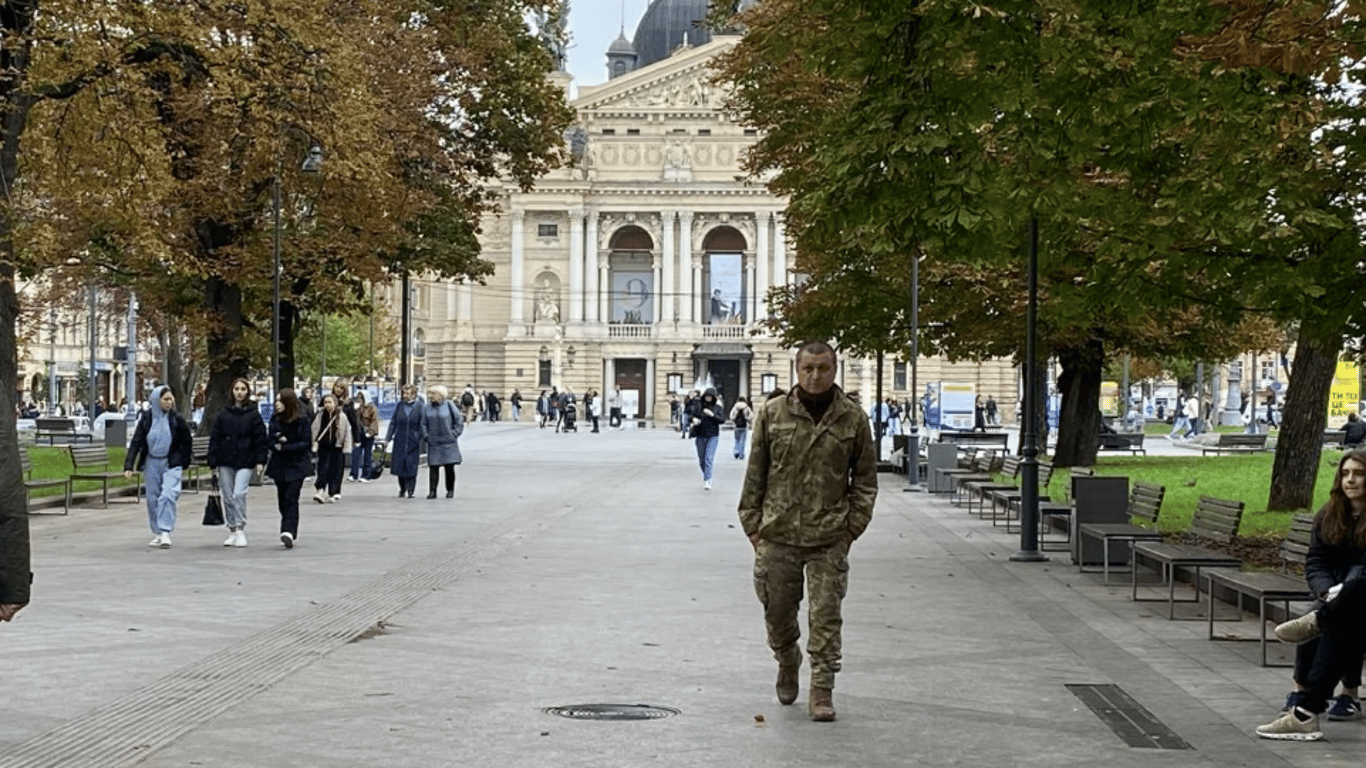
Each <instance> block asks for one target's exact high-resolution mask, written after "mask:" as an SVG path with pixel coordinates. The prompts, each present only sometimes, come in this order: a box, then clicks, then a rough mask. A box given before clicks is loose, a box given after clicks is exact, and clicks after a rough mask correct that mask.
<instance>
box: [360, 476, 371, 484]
mask: <svg viewBox="0 0 1366 768" xmlns="http://www.w3.org/2000/svg"><path fill="white" fill-rule="evenodd" d="M360 481H361V482H362V483H368V482H370V478H368V477H362V478H361V479H360Z"/></svg>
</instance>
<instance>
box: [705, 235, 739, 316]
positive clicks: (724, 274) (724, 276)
mask: <svg viewBox="0 0 1366 768" xmlns="http://www.w3.org/2000/svg"><path fill="white" fill-rule="evenodd" d="M745 247H746V243H745V236H744V235H742V234H740V232H739V231H738V230H736V229H735V228H734V227H727V226H721V227H717V228H715V229H713V230H712V231H710V232H708V233H707V236H706V238H704V239H703V241H702V252H703V260H702V287H703V295H702V301H703V304H702V321H703V322H704V323H708V324H712V325H744V324H745V322H746V321H747V320H748V318H747V317H746V313H747V312H748V306H747V305H748V304H749V302H748V301H746V297H747V296H748V295H749V291H750V286H749V281H748V280H747V279H746V275H745Z"/></svg>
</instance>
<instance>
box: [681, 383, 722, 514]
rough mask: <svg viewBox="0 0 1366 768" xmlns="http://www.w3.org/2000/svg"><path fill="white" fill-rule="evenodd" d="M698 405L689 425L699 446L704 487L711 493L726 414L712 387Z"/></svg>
mask: <svg viewBox="0 0 1366 768" xmlns="http://www.w3.org/2000/svg"><path fill="white" fill-rule="evenodd" d="M696 403H697V407H696V408H694V409H693V414H692V418H691V419H690V420H689V423H690V424H691V425H692V432H691V434H692V437H693V442H695V443H696V444H697V464H698V466H700V467H701V468H702V487H703V488H705V489H706V490H708V491H710V490H711V471H712V467H713V465H714V464H715V462H716V446H717V445H718V444H719V443H720V442H721V422H723V421H725V420H726V414H725V412H724V411H722V410H721V404H720V403H719V402H717V400H716V390H715V389H712V388H710V387H708V388H707V391H706V392H704V393H702V398H701V399H700V400H697V401H696Z"/></svg>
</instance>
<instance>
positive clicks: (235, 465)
mask: <svg viewBox="0 0 1366 768" xmlns="http://www.w3.org/2000/svg"><path fill="white" fill-rule="evenodd" d="M268 451H269V444H268V443H267V442H266V424H265V422H264V421H262V419H261V410H260V409H259V408H257V407H256V402H255V401H254V400H252V399H251V384H249V383H248V382H247V380H246V379H234V380H233V382H232V402H231V403H229V404H228V405H226V406H224V408H223V410H222V411H220V412H219V414H218V416H217V417H216V418H215V419H214V420H213V431H212V432H211V433H210V435H209V468H210V469H212V470H213V471H214V472H215V473H217V479H218V487H219V488H220V489H221V491H222V496H223V519H224V522H225V523H226V524H227V526H228V538H227V539H225V540H224V541H223V546H225V547H245V546H246V545H247V487H248V486H249V485H250V484H251V476H252V473H254V472H260V471H261V469H262V468H263V467H264V466H265V463H266V455H267V453H268Z"/></svg>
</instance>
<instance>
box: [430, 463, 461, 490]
mask: <svg viewBox="0 0 1366 768" xmlns="http://www.w3.org/2000/svg"><path fill="white" fill-rule="evenodd" d="M441 466H444V467H445V468H446V493H454V492H455V465H454V464H443V465H441ZM440 471H441V467H428V468H427V480H428V485H429V486H430V487H429V488H428V489H427V490H428V491H429V492H431V493H436V481H437V480H438V479H439V476H440Z"/></svg>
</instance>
